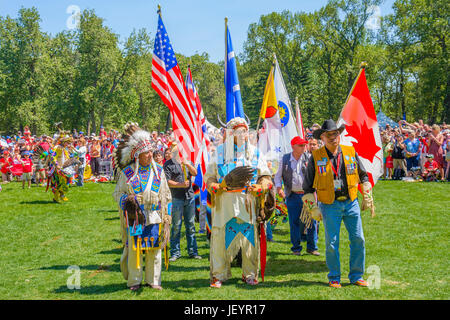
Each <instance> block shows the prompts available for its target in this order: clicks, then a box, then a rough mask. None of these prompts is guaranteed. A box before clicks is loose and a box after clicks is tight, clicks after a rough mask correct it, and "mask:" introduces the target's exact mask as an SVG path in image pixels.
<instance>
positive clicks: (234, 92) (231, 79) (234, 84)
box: [225, 27, 245, 122]
mask: <svg viewBox="0 0 450 320" xmlns="http://www.w3.org/2000/svg"><path fill="white" fill-rule="evenodd" d="M225 45H226V53H227V55H226V57H225V92H226V112H227V122H228V121H230V120H231V119H233V118H235V117H241V118H244V117H245V116H244V108H243V106H242V98H241V88H240V87H239V79H238V74H237V69H236V58H235V56H234V50H233V44H232V43H231V35H230V30H229V29H228V27H227V41H226V44H225ZM244 119H245V118H244Z"/></svg>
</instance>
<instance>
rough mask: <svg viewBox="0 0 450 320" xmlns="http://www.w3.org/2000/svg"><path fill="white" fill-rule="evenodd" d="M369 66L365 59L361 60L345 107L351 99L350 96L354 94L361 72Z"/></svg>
mask: <svg viewBox="0 0 450 320" xmlns="http://www.w3.org/2000/svg"><path fill="white" fill-rule="evenodd" d="M366 67H367V62H365V61H363V62H361V64H360V66H359V73H358V75H357V76H356V78H355V81H353V85H352V88H351V89H350V92H349V93H348V96H347V99H345V103H344V107H345V106H346V105H347V102H348V100H349V99H350V96H351V95H352V92H353V89H355V86H356V83H357V82H358V79H359V77H360V76H361V73H362V71H363V70H364V69H366Z"/></svg>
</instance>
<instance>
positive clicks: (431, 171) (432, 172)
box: [422, 154, 439, 181]
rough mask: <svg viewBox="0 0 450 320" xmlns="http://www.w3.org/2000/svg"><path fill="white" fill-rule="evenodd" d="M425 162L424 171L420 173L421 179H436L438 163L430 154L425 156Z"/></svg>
mask: <svg viewBox="0 0 450 320" xmlns="http://www.w3.org/2000/svg"><path fill="white" fill-rule="evenodd" d="M426 158H427V162H425V164H424V165H423V166H424V171H423V173H422V176H423V180H425V181H437V179H438V176H439V164H438V163H437V162H436V161H435V160H434V156H433V155H432V154H428V155H427V156H426Z"/></svg>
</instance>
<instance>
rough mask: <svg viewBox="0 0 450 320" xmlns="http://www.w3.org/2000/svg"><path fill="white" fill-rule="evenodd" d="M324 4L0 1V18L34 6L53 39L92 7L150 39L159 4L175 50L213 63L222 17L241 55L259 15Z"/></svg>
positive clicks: (322, 0)
mask: <svg viewBox="0 0 450 320" xmlns="http://www.w3.org/2000/svg"><path fill="white" fill-rule="evenodd" d="M393 2H394V0H385V2H384V4H382V5H381V6H380V11H379V12H380V13H381V15H386V14H389V13H392V9H391V7H392V3H393ZM326 3H327V0H227V1H219V0H190V1H186V0H184V1H183V0H158V1H155V0H127V1H126V0H120V1H119V0H109V1H108V0H89V1H88V0H6V1H5V0H0V15H1V16H6V15H10V16H11V17H13V18H15V17H17V12H18V10H19V9H20V8H21V7H26V8H28V7H32V6H35V7H36V8H37V9H38V11H39V13H40V15H41V19H42V22H41V27H42V30H43V31H45V32H48V33H51V34H53V35H54V34H56V33H58V32H60V31H62V30H67V29H68V25H69V26H70V23H71V21H72V20H71V18H70V16H71V13H67V9H68V8H69V6H71V5H75V6H78V7H79V8H80V10H81V11H82V10H84V9H94V10H95V12H96V14H97V15H98V16H100V17H102V18H103V19H105V25H107V26H108V27H109V28H111V29H112V30H113V32H115V33H117V34H119V35H120V40H124V39H125V38H126V37H128V36H129V35H130V33H131V32H132V31H133V29H141V28H146V29H147V30H148V31H150V32H151V34H152V36H153V35H154V32H155V29H156V26H157V14H156V10H157V5H158V4H161V7H162V17H163V21H164V24H165V26H166V29H167V31H168V33H169V37H170V40H171V42H172V46H173V48H174V49H175V52H180V53H182V54H184V55H192V54H195V53H203V52H207V53H208V54H209V56H210V60H211V61H213V62H218V61H220V60H223V57H224V52H225V48H224V35H225V30H224V18H225V17H228V26H229V28H230V32H231V37H232V41H233V46H234V49H235V51H236V53H237V54H240V53H241V52H242V48H243V44H244V42H245V40H246V38H247V30H248V26H249V25H250V24H251V23H254V22H258V20H259V17H260V16H261V15H263V14H268V13H271V12H273V11H276V12H281V11H283V10H285V9H288V10H290V11H293V12H297V11H304V12H313V11H315V10H318V9H320V8H321V7H322V6H324V5H325V4H326ZM68 20H69V21H68ZM68 22H69V24H68Z"/></svg>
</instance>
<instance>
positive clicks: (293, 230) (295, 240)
mask: <svg viewBox="0 0 450 320" xmlns="http://www.w3.org/2000/svg"><path fill="white" fill-rule="evenodd" d="M302 198H303V195H301V194H296V193H291V194H290V195H289V197H287V198H286V206H287V209H288V216H289V227H290V234H291V243H292V248H291V250H292V252H301V251H302V245H301V236H302V234H303V232H304V231H305V225H304V224H303V223H302V222H301V221H300V213H301V212H302V209H303V201H302ZM317 238H318V237H317V221H316V220H313V224H312V226H311V228H309V229H307V234H306V248H307V249H308V250H310V251H314V250H317V249H318V247H317Z"/></svg>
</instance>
